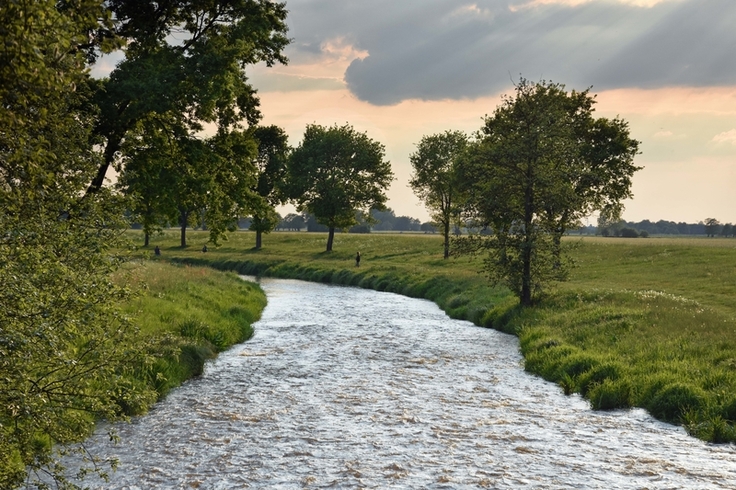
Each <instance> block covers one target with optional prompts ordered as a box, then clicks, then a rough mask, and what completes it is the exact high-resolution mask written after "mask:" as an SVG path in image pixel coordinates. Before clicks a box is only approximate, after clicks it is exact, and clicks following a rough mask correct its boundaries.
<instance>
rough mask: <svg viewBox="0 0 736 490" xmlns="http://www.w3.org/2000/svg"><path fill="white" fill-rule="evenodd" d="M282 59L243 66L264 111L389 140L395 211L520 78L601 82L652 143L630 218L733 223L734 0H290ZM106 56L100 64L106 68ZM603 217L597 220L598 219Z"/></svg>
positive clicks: (602, 98)
mask: <svg viewBox="0 0 736 490" xmlns="http://www.w3.org/2000/svg"><path fill="white" fill-rule="evenodd" d="M287 9H288V10H289V18H288V24H289V27H290V32H289V36H290V37H291V38H292V39H293V42H292V44H291V45H290V46H289V47H288V48H287V50H286V55H287V56H288V57H289V59H290V62H289V64H288V65H287V66H281V65H279V66H275V67H272V68H266V67H265V66H256V67H253V68H251V69H249V70H248V74H249V76H250V78H251V81H252V83H253V85H254V86H255V87H256V88H257V89H258V91H259V94H260V98H261V110H262V112H263V115H264V119H263V124H277V125H279V126H281V127H283V128H284V129H285V130H286V131H287V133H288V134H289V137H290V144H291V145H292V146H296V145H298V143H299V142H300V140H301V138H302V135H303V133H304V129H305V126H306V125H307V124H310V123H317V124H322V125H332V124H344V123H345V122H348V123H350V124H352V125H353V126H354V127H355V128H356V129H358V130H360V131H365V132H367V134H368V136H370V137H371V138H373V139H375V140H378V141H380V142H381V143H383V144H384V145H385V146H386V153H387V158H388V159H389V160H390V161H391V163H392V166H393V169H394V173H395V176H396V180H395V181H394V183H393V185H392V187H391V188H390V189H389V191H388V196H389V203H388V204H389V206H390V207H392V208H393V209H394V211H395V212H396V214H397V215H410V216H414V217H417V218H420V219H421V220H426V219H427V218H428V213H427V212H426V210H425V209H424V207H423V205H422V204H421V203H420V202H419V201H418V199H417V198H416V197H415V196H414V195H413V194H412V192H411V190H410V189H409V187H408V181H409V176H410V174H411V166H410V164H409V155H410V154H411V153H412V152H413V151H414V150H415V145H416V143H418V142H419V140H420V139H421V137H422V136H423V135H429V134H434V133H438V132H442V131H445V130H448V129H453V130H462V131H466V132H467V133H469V134H472V133H474V132H475V131H477V130H478V129H479V128H480V127H481V124H482V117H483V116H484V115H486V114H490V113H492V112H493V110H494V108H495V107H496V106H497V105H498V104H499V103H500V101H501V96H502V95H503V94H510V93H512V91H513V80H518V79H519V76H520V75H521V76H523V77H525V78H528V79H530V80H532V81H536V80H541V79H544V80H550V81H553V82H557V83H562V84H565V85H566V86H567V88H568V89H577V90H583V89H585V88H588V87H592V92H593V93H594V94H596V95H597V101H598V104H597V105H596V109H597V110H596V113H595V114H596V115H598V116H604V117H615V116H617V115H618V116H620V117H622V118H623V119H625V120H626V121H628V122H629V124H630V129H631V134H632V136H633V137H634V138H636V139H638V140H640V141H641V152H642V154H641V155H639V157H638V158H637V160H636V163H637V164H638V165H639V166H642V167H644V168H643V169H642V170H641V171H639V172H638V173H637V174H636V175H635V177H634V185H633V192H634V199H633V200H630V201H627V202H626V211H625V212H624V218H625V219H627V220H631V221H639V220H642V219H649V220H652V221H656V220H659V219H665V220H672V221H687V222H698V221H701V220H704V219H705V218H707V217H715V218H717V219H719V220H720V221H721V222H732V223H734V222H736V188H735V187H736V28H734V26H736V2H734V1H733V0H485V1H484V0H477V1H468V0H401V1H397V0H370V1H365V0H363V1H358V0H287ZM100 69H103V68H102V67H100ZM591 224H593V223H591Z"/></svg>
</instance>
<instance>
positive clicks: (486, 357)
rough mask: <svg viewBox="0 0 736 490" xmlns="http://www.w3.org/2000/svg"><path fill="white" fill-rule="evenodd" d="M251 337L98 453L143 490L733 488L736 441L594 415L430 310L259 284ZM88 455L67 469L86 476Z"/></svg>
mask: <svg viewBox="0 0 736 490" xmlns="http://www.w3.org/2000/svg"><path fill="white" fill-rule="evenodd" d="M259 283H260V285H261V287H262V288H263V290H264V291H265V292H266V294H267V296H268V305H267V306H266V308H265V310H264V311H263V315H262V317H261V319H260V320H259V321H258V322H257V323H256V324H255V333H254V335H253V338H252V339H250V340H249V341H248V342H244V343H242V344H239V345H237V346H234V347H233V348H232V349H228V350H227V351H226V352H223V353H221V354H220V355H218V356H217V358H216V359H213V360H212V361H211V362H208V363H207V367H206V369H205V371H204V373H203V374H202V376H198V377H196V378H195V379H192V380H191V381H189V382H187V383H185V384H184V385H182V386H181V387H180V388H177V389H176V390H174V391H172V392H171V393H170V394H169V396H167V397H166V398H165V399H164V400H162V401H161V402H160V403H158V404H156V407H155V409H154V410H152V411H151V412H150V413H149V414H147V415H146V416H144V417H136V418H135V419H134V421H133V423H131V424H120V425H118V426H116V428H117V431H118V435H119V442H118V443H117V444H114V443H111V442H110V439H109V437H107V434H106V433H105V431H104V430H100V431H98V433H97V434H96V435H95V437H93V438H91V439H90V440H89V441H88V442H87V446H88V448H89V450H90V451H91V452H92V453H93V454H98V455H100V456H101V457H103V458H115V459H117V460H118V461H119V466H118V471H116V472H115V473H114V474H111V475H110V480H109V481H100V480H97V479H94V478H92V479H89V480H86V481H85V486H87V487H89V488H90V489H95V490H97V489H100V490H115V489H120V490H130V489H133V488H160V489H181V488H252V489H264V490H265V489H272V488H304V487H308V488H335V487H338V488H453V489H458V490H464V489H467V490H471V489H478V488H496V489H514V490H516V489H537V488H549V489H567V488H592V489H611V488H649V489H671V488H698V489H713V490H716V489H721V488H734V487H735V486H736V446H732V445H713V444H706V443H703V442H702V441H699V440H697V439H694V438H692V437H689V436H688V435H687V434H686V433H685V431H684V430H682V429H680V428H676V427H673V426H671V425H668V424H664V423H661V422H659V421H657V420H655V419H653V418H652V417H650V416H648V415H647V414H646V412H644V411H643V410H640V409H634V410H618V411H615V412H605V411H593V410H590V408H589V405H588V403H587V402H586V401H585V400H583V399H582V398H581V397H579V396H577V395H574V396H570V397H568V396H565V395H564V394H563V393H562V391H560V390H558V389H556V388H555V386H554V385H553V384H551V383H549V382H547V381H544V380H543V379H541V378H539V377H538V376H531V375H529V374H528V373H525V372H524V371H523V369H522V367H521V361H522V358H521V355H520V353H519V350H518V346H519V342H518V339H517V338H516V337H514V336H511V335H507V334H503V333H500V332H498V331H495V330H493V329H489V328H479V327H474V326H473V325H472V324H470V323H469V322H466V321H459V320H452V319H450V318H448V317H447V315H446V314H444V313H443V312H442V311H441V310H440V309H439V308H438V307H437V306H436V305H435V304H433V303H432V302H430V301H426V300H418V299H413V298H409V297H406V296H400V295H396V294H392V293H384V292H377V291H373V290H369V289H360V288H343V287H334V286H331V285H324V284H318V283H314V282H304V281H295V280H289V279H271V278H260V279H259ZM76 461H77V460H69V461H68V463H69V467H70V468H72V469H74V468H76V465H75V462H76Z"/></svg>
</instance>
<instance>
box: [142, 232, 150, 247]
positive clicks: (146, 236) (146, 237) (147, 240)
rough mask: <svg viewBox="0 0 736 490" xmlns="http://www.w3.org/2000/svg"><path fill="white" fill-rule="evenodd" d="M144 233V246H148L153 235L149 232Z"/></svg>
mask: <svg viewBox="0 0 736 490" xmlns="http://www.w3.org/2000/svg"><path fill="white" fill-rule="evenodd" d="M143 235H144V238H143V246H144V247H147V246H148V242H149V240H150V238H151V235H149V234H148V233H144V234H143Z"/></svg>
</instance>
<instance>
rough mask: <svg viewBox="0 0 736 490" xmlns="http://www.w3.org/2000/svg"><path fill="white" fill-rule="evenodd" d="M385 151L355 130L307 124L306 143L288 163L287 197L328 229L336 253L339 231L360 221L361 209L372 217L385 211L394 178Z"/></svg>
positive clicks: (303, 143)
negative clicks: (357, 218) (335, 245)
mask: <svg viewBox="0 0 736 490" xmlns="http://www.w3.org/2000/svg"><path fill="white" fill-rule="evenodd" d="M384 158H385V149H384V147H383V145H382V144H381V143H379V142H377V141H373V140H372V139H370V138H369V137H368V135H366V134H365V133H360V132H358V131H356V130H355V129H353V127H352V126H350V125H348V124H345V125H344V126H337V125H335V126H332V127H324V126H320V125H317V124H311V125H308V126H307V129H306V131H305V132H304V139H303V140H302V142H301V143H300V144H299V146H298V147H297V148H296V149H295V150H294V151H293V153H292V154H291V156H290V158H289V160H288V165H287V186H288V195H289V197H290V198H291V199H293V200H294V201H295V202H296V204H297V209H299V210H300V211H303V210H306V211H308V212H310V213H312V214H314V215H315V216H316V218H317V221H318V222H319V223H321V224H323V225H325V226H327V227H328V229H329V235H328V239H327V251H328V252H331V251H332V244H333V241H334V237H335V229H338V228H339V229H346V228H349V227H350V226H352V225H354V224H356V223H357V221H356V219H355V216H356V212H357V211H362V212H363V215H364V216H369V211H370V209H372V208H375V209H384V208H385V203H386V194H385V190H386V188H387V187H388V186H389V184H390V183H391V181H392V180H393V172H392V171H391V164H390V163H389V162H388V161H386V160H385V159H384Z"/></svg>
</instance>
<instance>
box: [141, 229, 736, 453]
mask: <svg viewBox="0 0 736 490" xmlns="http://www.w3.org/2000/svg"><path fill="white" fill-rule="evenodd" d="M131 237H132V238H133V239H134V240H135V241H137V242H138V244H139V245H140V244H142V236H141V235H140V233H139V232H138V233H134V232H131ZM206 242H207V235H206V233H203V232H191V234H190V242H189V243H190V246H189V247H188V248H186V249H180V248H178V247H177V243H178V242H177V235H176V234H175V233H174V232H171V233H168V232H167V233H166V234H165V235H163V236H160V237H153V238H152V241H151V247H154V246H155V245H159V246H160V247H161V249H162V259H163V260H172V261H175V262H183V263H189V264H193V265H209V266H212V267H215V268H219V269H225V270H235V271H238V272H240V273H245V274H265V275H269V276H275V277H292V278H301V279H307V280H312V281H319V282H331V283H338V284H346V285H353V286H359V287H366V288H373V289H378V290H385V291H393V292H397V293H400V294H406V295H409V296H415V297H422V298H427V299H431V300H433V301H435V302H436V303H437V304H438V305H439V306H440V307H441V308H443V309H444V310H445V311H447V312H448V314H450V315H451V316H452V317H455V318H463V319H468V320H470V321H473V322H475V323H477V324H479V325H484V326H489V327H493V328H497V329H499V330H503V331H506V332H509V333H514V334H516V335H518V336H519V338H520V340H521V348H522V352H523V354H524V356H525V360H526V364H525V365H526V369H527V370H529V371H530V372H533V373H535V374H538V375H541V376H543V377H545V378H546V379H549V380H552V381H554V382H557V383H559V384H560V386H561V389H563V390H565V391H566V392H567V393H572V392H580V393H582V394H583V395H584V396H585V397H587V398H588V399H589V400H590V402H591V405H592V406H593V407H594V408H597V409H612V408H621V407H629V406H639V407H644V408H646V409H647V410H649V411H650V413H652V414H653V415H654V416H656V417H658V418H660V419H662V420H665V421H668V422H672V423H676V424H682V425H684V426H685V428H686V429H687V430H688V431H689V432H690V433H691V434H692V435H694V436H696V437H699V438H701V439H704V440H708V441H714V442H726V441H736V428H735V425H734V423H735V422H736V300H734V298H736V240H734V239H706V238H702V239H700V238H697V239H691V238H648V239H619V238H593V237H584V238H582V239H581V238H573V237H570V238H568V240H567V241H566V246H567V247H569V248H570V253H571V255H572V257H573V258H574V260H575V262H576V264H577V267H576V268H575V269H574V270H573V273H572V275H571V278H570V280H569V281H568V282H566V283H562V284H560V285H558V286H557V287H555V288H554V289H551V290H550V291H549V292H548V293H547V295H546V296H545V298H544V299H543V301H541V303H540V304H539V305H538V306H536V307H534V308H530V309H522V308H519V306H518V303H517V301H516V300H515V299H514V298H513V296H511V295H510V294H509V292H508V291H507V290H505V289H504V288H501V287H492V286H491V285H489V284H488V282H487V281H486V279H485V278H484V276H483V275H482V274H479V272H478V271H479V270H480V269H481V263H482V258H480V257H462V258H451V259H449V260H443V259H442V241H441V238H440V237H439V236H436V235H411V234H403V235H402V234H367V235H358V234H339V235H337V236H336V238H335V246H334V247H335V251H334V252H332V253H329V254H328V253H325V252H324V247H325V243H326V235H325V234H312V233H286V232H275V233H272V234H270V235H266V236H265V237H264V248H263V249H262V250H260V251H256V250H253V244H254V234H252V233H250V232H237V233H234V234H232V235H231V236H230V239H229V240H228V241H226V242H224V243H223V244H222V245H221V246H220V247H214V246H213V245H211V244H208V247H209V251H208V252H206V253H204V252H202V251H201V249H202V246H203V245H204V244H205V243H206ZM357 251H360V252H361V255H362V261H361V265H360V268H356V267H355V263H354V256H355V253H356V252H357ZM141 253H143V254H144V255H152V252H151V250H150V249H149V250H143V251H141Z"/></svg>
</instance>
